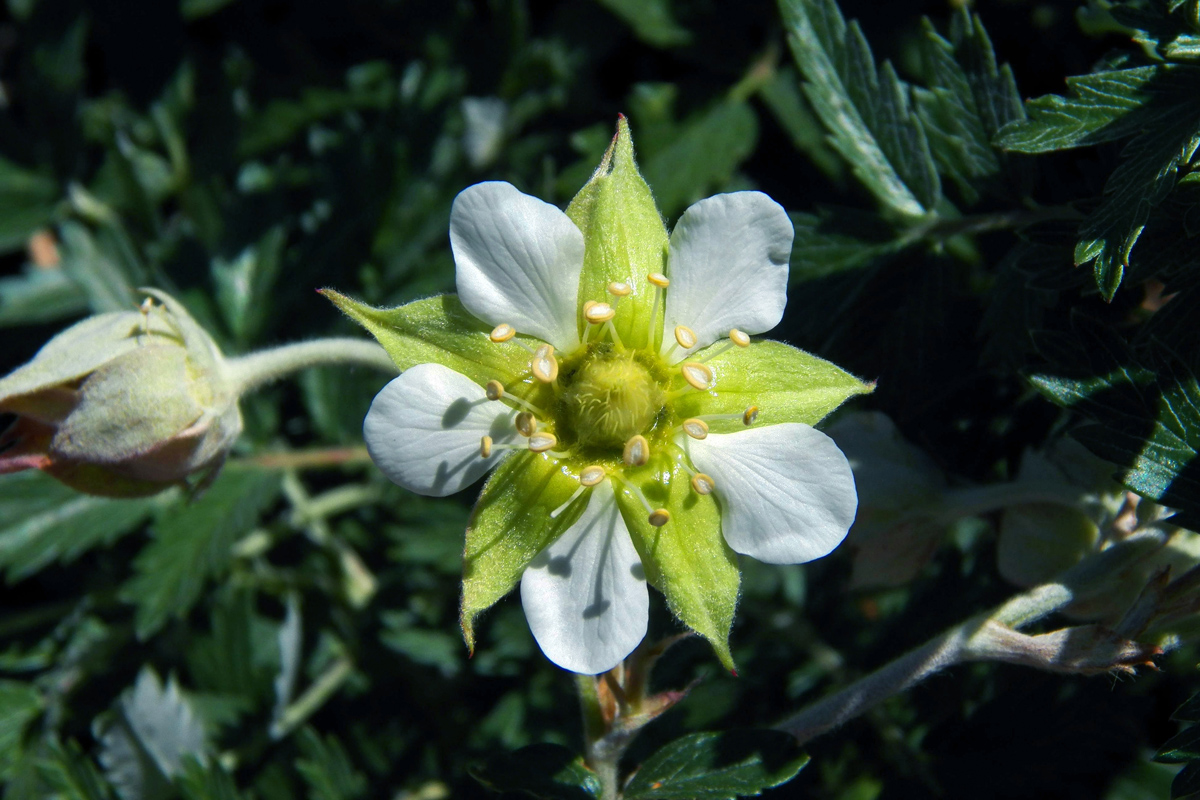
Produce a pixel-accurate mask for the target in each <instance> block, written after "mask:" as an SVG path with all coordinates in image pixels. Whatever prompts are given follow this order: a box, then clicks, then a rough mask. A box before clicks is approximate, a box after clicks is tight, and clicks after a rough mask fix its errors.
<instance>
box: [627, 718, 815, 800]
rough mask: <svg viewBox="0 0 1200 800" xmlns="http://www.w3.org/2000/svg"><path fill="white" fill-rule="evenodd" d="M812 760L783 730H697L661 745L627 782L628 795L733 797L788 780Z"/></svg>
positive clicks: (659, 799) (700, 799) (702, 799)
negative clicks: (664, 745) (699, 731)
mask: <svg viewBox="0 0 1200 800" xmlns="http://www.w3.org/2000/svg"><path fill="white" fill-rule="evenodd" d="M807 763H808V756H807V755H805V754H804V753H802V752H800V748H799V747H798V746H797V745H796V740H795V739H793V738H792V737H791V736H790V735H788V734H786V733H783V732H781V731H768V730H749V731H726V732H722V733H693V734H689V735H688V736H684V737H683V738H680V739H676V740H675V741H673V742H671V743H670V744H668V745H667V746H666V747H664V748H662V749H661V750H659V751H658V752H657V753H655V754H654V755H652V756H650V758H648V759H646V762H645V763H644V764H642V766H641V768H640V769H639V770H638V771H637V773H635V774H634V776H633V779H632V780H630V781H629V785H628V786H627V787H626V788H625V793H624V796H625V798H626V799H627V800H734V798H737V797H755V796H757V795H760V794H762V792H763V790H764V789H770V788H772V787H775V786H779V785H780V784H783V783H787V782H788V781H790V780H791V779H792V778H794V777H796V774H797V773H798V772H800V770H801V769H803V768H804V765H805V764H807Z"/></svg>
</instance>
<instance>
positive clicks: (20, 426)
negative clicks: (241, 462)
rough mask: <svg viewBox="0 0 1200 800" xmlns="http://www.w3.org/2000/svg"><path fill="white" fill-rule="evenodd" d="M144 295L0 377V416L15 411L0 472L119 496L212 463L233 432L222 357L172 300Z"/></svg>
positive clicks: (232, 397)
mask: <svg viewBox="0 0 1200 800" xmlns="http://www.w3.org/2000/svg"><path fill="white" fill-rule="evenodd" d="M144 291H145V292H146V294H148V295H150V298H151V299H148V300H147V301H146V303H145V304H144V305H143V306H142V308H141V310H140V311H133V310H131V311H118V312H112V313H108V314H100V315H98V316H95V317H89V318H88V319H85V320H83V321H82V322H79V323H77V324H75V325H73V326H71V327H70V328H68V329H67V330H65V331H63V332H62V333H60V334H58V335H57V336H55V337H54V338H53V339H51V340H50V341H49V342H47V343H46V345H45V346H44V347H42V349H41V350H39V351H38V353H37V355H36V356H34V358H33V360H32V361H30V362H29V363H28V364H26V365H24V366H23V367H20V368H18V369H17V370H15V371H14V372H12V373H11V374H9V375H7V376H6V377H4V378H2V379H0V413H9V414H15V415H16V421H15V422H13V423H12V424H11V425H9V427H8V428H7V429H6V430H4V431H3V432H2V433H0V474H3V473H6V472H17V471H20V470H23V469H31V468H36V469H40V470H42V471H44V472H46V473H48V474H50V475H52V476H53V477H55V478H57V479H58V480H60V481H62V482H63V483H65V484H67V485H68V486H70V487H72V488H74V489H77V490H79V491H82V492H87V493H89V494H98V495H106V496H112V497H131V496H140V495H148V494H154V493H155V492H158V491H161V490H163V489H165V488H167V487H168V486H171V485H173V484H176V483H179V482H180V481H183V480H185V479H187V478H190V477H197V478H199V479H201V480H203V479H205V478H209V477H211V476H212V474H213V473H214V472H215V470H217V469H218V468H219V467H220V465H221V464H222V462H223V461H224V459H225V456H226V454H227V453H228V452H229V449H230V447H232V445H233V443H234V441H235V440H236V439H237V437H238V435H239V434H240V433H241V430H242V417H241V412H240V411H239V410H238V406H237V395H236V393H235V392H234V390H233V388H232V386H231V385H230V382H229V381H228V380H227V378H226V370H225V360H224V359H223V358H222V356H221V352H220V350H218V349H217V346H216V344H215V343H214V342H213V340H212V338H211V337H210V336H209V335H208V334H207V333H206V332H205V331H204V329H202V328H201V327H200V326H199V325H198V324H197V323H196V321H195V320H194V319H192V317H191V315H189V314H188V313H187V311H186V310H185V309H184V307H183V306H182V305H181V304H180V303H179V302H178V301H176V300H175V299H174V298H172V297H170V296H169V295H166V294H164V293H162V292H159V291H155V290H152V289H146V290H144ZM154 300H158V301H159V302H160V303H161V305H159V304H156V303H154V302H153V301H154Z"/></svg>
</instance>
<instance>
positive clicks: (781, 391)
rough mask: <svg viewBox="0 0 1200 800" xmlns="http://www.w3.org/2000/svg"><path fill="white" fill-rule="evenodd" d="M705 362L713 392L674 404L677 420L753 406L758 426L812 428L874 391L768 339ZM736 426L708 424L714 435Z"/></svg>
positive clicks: (818, 360)
mask: <svg viewBox="0 0 1200 800" xmlns="http://www.w3.org/2000/svg"><path fill="white" fill-rule="evenodd" d="M717 346H719V345H717ZM701 352H703V351H701ZM706 363H707V364H708V366H709V368H711V369H712V372H713V386H714V387H715V388H714V390H713V391H711V392H691V393H689V394H686V395H684V396H683V397H680V398H679V399H678V400H676V401H675V409H676V412H677V413H678V415H679V416H680V417H683V418H686V417H696V416H701V415H704V414H733V413H737V414H740V413H741V412H743V411H745V410H746V409H747V408H749V407H750V406H758V409H759V414H758V419H759V422H760V423H761V424H767V425H774V424H776V423H779V422H803V423H805V424H807V425H816V424H817V423H818V422H820V421H821V420H822V419H824V418H825V416H826V415H827V414H829V412H831V411H833V410H834V409H835V408H837V407H838V406H840V405H841V404H842V403H844V402H845V401H846V400H847V399H849V398H850V397H853V396H854V395H856V394H868V393H870V392H871V391H873V390H874V388H875V387H874V384H869V383H863V382H862V381H860V380H859V379H858V378H856V377H854V376H853V375H851V374H850V373H848V372H846V371H845V370H843V369H842V368H841V367H838V366H835V365H834V364H831V363H829V362H828V361H825V360H824V359H821V358H817V357H816V356H814V355H812V354H810V353H806V352H804V351H803V350H797V349H796V348H795V347H791V346H790V345H786V344H783V343H782V342H773V341H769V340H764V341H757V342H751V343H750V346H749V347H745V348H732V349H730V350H727V351H726V352H724V353H722V354H721V355H718V356H715V357H713V358H711V359H709V360H708V361H707V362H706ZM726 423H728V425H726ZM740 426H741V423H740V421H738V420H733V421H728V420H727V421H722V422H714V423H713V427H714V430H718V431H719V430H721V428H722V427H730V429H736V428H738V427H740ZM685 483H686V481H685Z"/></svg>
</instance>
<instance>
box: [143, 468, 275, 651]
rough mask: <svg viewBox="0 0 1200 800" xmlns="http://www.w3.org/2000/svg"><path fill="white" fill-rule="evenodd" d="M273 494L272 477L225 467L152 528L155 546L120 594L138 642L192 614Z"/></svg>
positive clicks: (266, 473) (273, 498) (253, 471)
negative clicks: (130, 610) (132, 610)
mask: <svg viewBox="0 0 1200 800" xmlns="http://www.w3.org/2000/svg"><path fill="white" fill-rule="evenodd" d="M278 492H279V476H278V475H277V474H274V473H270V472H263V471H258V470H252V469H240V468H237V467H235V466H230V467H227V468H226V469H225V470H224V471H223V472H222V473H221V475H220V477H218V478H217V480H216V482H214V483H213V485H212V486H211V487H210V488H209V489H208V491H206V492H205V493H204V494H203V495H201V496H200V497H199V498H198V499H196V500H194V501H192V502H191V503H189V504H187V505H185V506H183V507H182V508H180V509H178V510H176V511H174V512H173V513H170V514H166V515H164V516H163V518H162V519H161V520H160V521H159V522H158V523H156V525H155V526H154V540H153V541H152V542H151V543H150V544H149V545H147V546H146V547H145V548H144V549H143V550H142V552H141V553H139V554H138V557H137V559H136V560H135V561H134V571H135V572H136V573H137V574H136V575H135V576H134V577H133V578H132V579H130V580H129V581H128V582H127V583H126V584H125V585H124V587H122V589H121V598H122V599H123V600H125V601H126V602H128V603H133V604H134V605H136V606H137V614H136V628H137V634H138V637H139V638H142V639H145V638H146V637H148V636H151V635H152V634H154V633H155V632H157V631H158V630H159V628H161V627H162V626H163V625H164V624H166V622H167V620H168V619H170V618H172V617H176V618H178V617H182V616H183V615H184V614H186V613H187V612H188V611H189V610H190V609H191V607H192V606H193V605H194V604H195V603H196V601H197V600H198V599H199V598H200V593H201V592H202V591H203V589H204V585H205V583H206V582H207V581H208V580H210V579H212V578H215V577H218V576H220V575H222V574H224V572H225V570H226V569H227V568H228V566H229V563H230V561H231V559H232V548H233V545H234V543H235V542H236V541H237V540H238V539H239V538H241V537H242V536H243V535H245V534H246V533H248V532H249V531H250V529H251V528H253V527H254V526H255V525H256V524H257V523H258V517H259V514H261V513H262V511H264V510H265V509H266V508H267V507H269V506H270V505H271V504H272V503H273V502H274V501H275V498H276V496H277V495H278Z"/></svg>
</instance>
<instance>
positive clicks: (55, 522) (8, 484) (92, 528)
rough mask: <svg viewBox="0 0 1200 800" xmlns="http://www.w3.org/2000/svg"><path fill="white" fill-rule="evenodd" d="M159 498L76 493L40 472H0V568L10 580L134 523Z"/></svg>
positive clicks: (66, 559)
mask: <svg viewBox="0 0 1200 800" xmlns="http://www.w3.org/2000/svg"><path fill="white" fill-rule="evenodd" d="M158 504H159V501H156V500H151V499H138V500H110V499H108V498H105V497H91V496H88V495H81V494H79V493H77V492H75V491H73V490H71V489H69V488H67V487H66V486H64V485H62V484H61V483H59V482H58V481H56V480H54V479H53V478H51V477H50V476H49V475H46V474H44V473H42V472H37V471H28V472H18V473H16V474H13V475H5V476H3V477H0V569H2V570H4V572H5V576H6V577H7V579H8V580H9V581H10V582H15V581H18V580H21V579H22V578H26V577H28V576H30V575H33V574H34V573H36V572H39V571H40V570H41V569H42V568H44V567H45V566H46V565H48V564H51V563H55V562H57V563H70V562H71V561H74V560H75V559H76V558H78V557H79V556H81V555H83V554H84V553H86V552H87V551H88V550H91V549H92V548H94V547H107V546H109V545H111V544H112V543H113V542H115V541H116V540H117V539H119V538H120V537H122V536H124V535H125V534H127V533H129V532H130V531H132V530H134V529H136V528H137V527H138V526H139V525H141V524H142V522H143V521H144V520H145V519H146V518H147V517H149V516H150V514H151V512H152V511H153V510H154V509H155V507H156V506H157V505H158Z"/></svg>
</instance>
